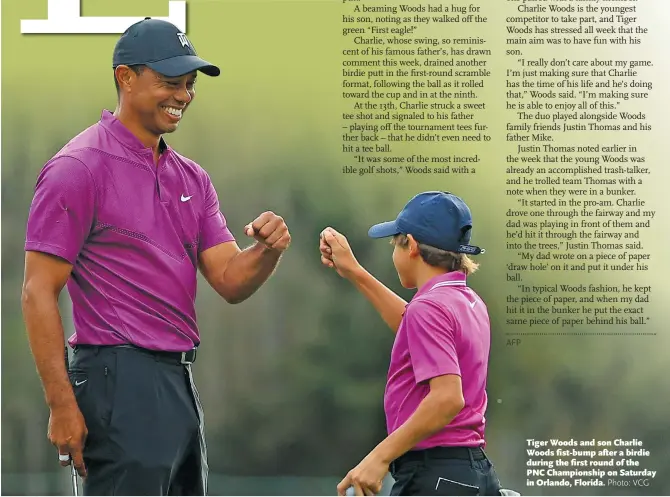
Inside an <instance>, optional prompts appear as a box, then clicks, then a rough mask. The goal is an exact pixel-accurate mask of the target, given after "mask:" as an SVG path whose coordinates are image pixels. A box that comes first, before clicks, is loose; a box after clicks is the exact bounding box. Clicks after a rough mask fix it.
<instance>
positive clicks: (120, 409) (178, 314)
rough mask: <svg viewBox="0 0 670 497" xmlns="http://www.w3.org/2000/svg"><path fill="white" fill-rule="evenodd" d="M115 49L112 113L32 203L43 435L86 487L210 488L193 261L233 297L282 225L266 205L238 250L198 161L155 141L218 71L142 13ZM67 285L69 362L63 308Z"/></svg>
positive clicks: (239, 296)
mask: <svg viewBox="0 0 670 497" xmlns="http://www.w3.org/2000/svg"><path fill="white" fill-rule="evenodd" d="M111 62H112V64H111V66H112V68H113V70H114V81H115V83H116V88H117V93H118V104H117V107H116V109H115V111H114V112H113V113H112V112H109V111H107V110H105V111H103V112H102V116H101V118H100V121H98V122H97V123H95V124H93V125H92V126H90V127H88V128H87V129H85V130H84V131H82V132H81V133H79V134H78V135H77V136H75V137H74V138H73V139H72V140H70V141H69V142H68V143H67V144H66V145H65V146H64V147H63V148H62V149H61V150H60V151H59V152H58V153H56V155H55V156H54V157H52V158H51V159H50V160H49V161H48V162H47V163H46V164H45V166H44V167H43V168H42V170H41V172H40V174H39V177H38V179H37V184H36V186H35V194H34V197H33V200H32V203H31V205H30V212H29V216H28V223H27V228H26V242H25V251H26V256H25V277H24V284H23V291H22V304H23V314H24V319H25V322H26V329H27V334H28V340H29V342H30V348H31V350H32V353H33V356H34V359H35V364H36V366H37V370H38V373H39V376H40V379H41V381H42V385H43V388H44V393H45V397H46V402H47V405H48V407H49V412H50V416H49V428H48V437H49V440H50V441H51V443H52V444H53V445H55V446H56V448H57V450H58V458H59V460H60V462H61V464H62V465H64V466H65V465H69V464H70V461H71V463H72V464H73V465H74V467H75V468H76V469H77V471H78V472H79V474H80V475H81V476H83V477H86V479H85V481H84V494H85V495H206V492H207V474H208V465H207V450H206V449H207V447H206V444H205V429H204V417H203V411H202V406H201V403H200V397H199V395H198V392H197V389H196V387H195V382H194V380H193V376H192V370H191V364H192V363H193V362H194V361H195V359H196V349H197V348H198V347H199V345H200V330H199V328H198V324H197V316H196V312H195V299H196V290H197V274H198V271H200V273H201V274H202V275H203V276H204V278H205V279H206V280H207V282H208V283H209V284H210V285H211V286H212V288H213V289H214V290H215V291H216V292H217V293H218V294H219V295H221V297H222V298H223V299H225V300H226V301H227V302H229V303H231V304H236V303H239V302H242V301H244V300H246V299H247V298H249V297H250V296H251V295H253V294H254V293H255V292H256V291H257V290H258V289H259V288H260V287H261V285H263V284H264V282H265V281H267V279H268V278H269V277H270V276H271V274H272V273H273V271H274V270H275V268H276V267H277V265H278V263H279V260H280V258H281V256H282V253H283V252H284V251H285V250H286V249H287V248H288V246H289V244H290V241H291V236H290V234H289V231H288V228H287V226H286V223H285V222H284V220H283V219H282V218H281V217H280V216H277V215H276V214H274V213H272V212H269V211H267V212H264V213H262V214H261V215H259V216H258V217H257V218H256V219H255V220H253V221H252V222H251V223H249V224H247V226H246V227H245V228H244V233H245V235H247V236H248V237H250V240H251V239H253V240H255V243H253V244H251V245H250V246H248V247H246V248H244V249H241V248H240V247H239V246H238V245H237V242H236V241H235V238H234V237H233V234H232V232H231V230H230V229H229V227H228V222H227V219H226V217H225V216H224V215H223V213H222V212H221V209H220V205H219V196H218V194H217V192H216V189H215V188H214V185H213V184H212V181H211V179H210V177H209V174H208V173H207V171H206V170H205V169H204V168H202V167H201V166H200V165H198V164H197V163H195V162H194V161H192V160H190V159H188V158H187V157H184V156H183V155H181V154H179V153H177V152H176V151H175V150H174V149H173V148H172V147H170V146H169V145H168V144H167V143H166V142H165V140H164V138H163V135H165V134H169V133H172V132H174V131H176V130H177V128H178V127H179V125H180V122H181V120H182V117H183V115H184V114H185V112H186V111H187V110H188V108H189V107H190V105H191V103H192V102H193V99H194V98H195V86H196V84H195V83H196V77H197V75H198V73H203V74H205V75H208V76H218V75H219V74H220V69H219V68H218V67H217V66H215V65H213V64H211V63H209V62H207V61H206V60H203V59H201V58H200V57H199V56H198V55H197V54H196V51H195V49H194V48H193V46H192V45H191V42H190V41H189V39H188V38H187V37H186V35H185V34H184V33H182V32H181V30H179V29H178V28H177V27H176V26H174V25H172V24H171V23H169V22H166V21H163V20H159V19H150V18H146V19H144V20H142V21H139V22H137V23H135V24H133V25H132V26H130V27H129V28H128V29H127V30H126V32H125V33H124V34H123V35H122V36H121V37H120V38H119V40H118V41H117V43H116V46H115V48H114V54H113V58H112V61H111ZM110 69H111V68H110ZM110 72H111V71H110ZM110 76H111V74H110ZM213 146H215V145H213ZM66 284H67V287H68V291H69V294H70V297H71V299H72V312H73V318H74V327H75V333H74V334H73V335H72V336H71V337H70V338H69V340H68V341H69V343H70V345H71V346H72V348H73V350H74V354H73V360H72V363H71V364H70V365H69V366H70V367H69V370H68V368H67V367H66V364H65V360H64V357H63V345H64V344H63V342H64V330H63V325H62V321H61V316H60V313H59V309H58V296H59V294H60V293H61V291H62V289H63V287H64V286H65V285H66ZM221 326H222V328H223V329H222V331H223V332H225V328H226V323H222V325H221ZM54 456H56V454H54Z"/></svg>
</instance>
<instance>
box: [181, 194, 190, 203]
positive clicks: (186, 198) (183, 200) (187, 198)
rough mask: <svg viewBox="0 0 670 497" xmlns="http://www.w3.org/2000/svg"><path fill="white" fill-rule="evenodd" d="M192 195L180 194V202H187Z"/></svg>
mask: <svg viewBox="0 0 670 497" xmlns="http://www.w3.org/2000/svg"><path fill="white" fill-rule="evenodd" d="M192 196H193V195H190V196H188V197H185V196H184V195H182V196H181V201H182V202H188V201H189V200H191V197H192Z"/></svg>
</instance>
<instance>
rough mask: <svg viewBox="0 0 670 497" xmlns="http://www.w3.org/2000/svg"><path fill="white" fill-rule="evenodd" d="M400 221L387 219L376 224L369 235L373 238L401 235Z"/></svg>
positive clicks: (369, 231)
mask: <svg viewBox="0 0 670 497" xmlns="http://www.w3.org/2000/svg"><path fill="white" fill-rule="evenodd" d="M399 234H400V230H399V229H398V223H396V222H395V221H387V222H385V223H379V224H375V225H374V226H373V227H372V228H370V229H369V230H368V236H370V237H371V238H386V237H389V236H394V235H399Z"/></svg>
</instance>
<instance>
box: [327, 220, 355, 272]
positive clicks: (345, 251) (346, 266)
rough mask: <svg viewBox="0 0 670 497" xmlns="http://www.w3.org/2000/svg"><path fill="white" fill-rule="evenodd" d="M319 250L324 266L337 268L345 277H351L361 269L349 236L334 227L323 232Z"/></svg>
mask: <svg viewBox="0 0 670 497" xmlns="http://www.w3.org/2000/svg"><path fill="white" fill-rule="evenodd" d="M319 250H320V251H321V262H322V263H323V264H324V266H328V267H331V268H335V270H336V271H337V274H339V275H340V276H342V277H343V278H349V277H351V276H352V275H353V274H354V273H355V272H356V271H358V270H359V269H361V265H360V264H359V263H358V261H357V260H356V257H354V253H353V251H352V250H351V247H350V246H349V242H348V241H347V238H346V237H345V236H344V235H342V234H341V233H338V232H337V231H335V230H334V229H333V228H326V229H324V230H323V231H322V232H321V236H320V237H319Z"/></svg>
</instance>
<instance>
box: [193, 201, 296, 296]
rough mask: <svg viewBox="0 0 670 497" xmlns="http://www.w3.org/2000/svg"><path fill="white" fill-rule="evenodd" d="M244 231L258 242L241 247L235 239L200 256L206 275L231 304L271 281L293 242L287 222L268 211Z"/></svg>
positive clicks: (204, 274) (205, 251) (202, 270)
mask: <svg viewBox="0 0 670 497" xmlns="http://www.w3.org/2000/svg"><path fill="white" fill-rule="evenodd" d="M244 230H245V233H246V235H247V236H250V237H253V238H254V239H255V240H256V243H255V244H254V245H252V246H250V247H248V248H246V249H245V250H240V248H239V246H238V245H237V243H235V241H229V242H224V243H220V244H218V245H215V246H213V247H210V248H208V249H207V250H204V251H203V252H201V253H200V256H199V265H200V271H201V272H202V274H203V276H204V277H205V279H206V280H207V281H208V282H209V284H210V285H211V286H212V288H214V290H216V292H217V293H218V294H219V295H221V296H222V297H223V298H224V299H225V300H226V301H227V302H229V303H231V304H238V303H240V302H243V301H244V300H246V299H248V298H249V297H250V296H251V295H253V294H254V293H255V292H256V290H258V289H259V288H260V287H261V286H262V285H263V283H265V281H267V279H268V278H269V277H270V276H271V275H272V273H273V272H274V270H275V268H276V267H277V264H278V263H279V259H280V258H281V255H282V253H283V252H284V250H286V249H287V248H288V246H289V245H290V243H291V235H290V234H289V232H288V228H287V226H286V223H285V222H284V220H283V219H282V218H281V217H280V216H277V215H276V214H274V213H272V212H264V213H263V214H261V215H260V216H258V217H257V218H256V219H255V220H254V221H253V222H252V223H250V224H248V225H247V226H246V227H245V229H244Z"/></svg>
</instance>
